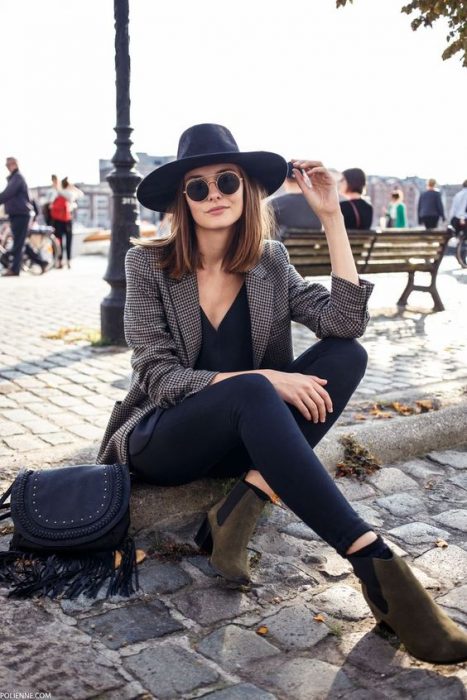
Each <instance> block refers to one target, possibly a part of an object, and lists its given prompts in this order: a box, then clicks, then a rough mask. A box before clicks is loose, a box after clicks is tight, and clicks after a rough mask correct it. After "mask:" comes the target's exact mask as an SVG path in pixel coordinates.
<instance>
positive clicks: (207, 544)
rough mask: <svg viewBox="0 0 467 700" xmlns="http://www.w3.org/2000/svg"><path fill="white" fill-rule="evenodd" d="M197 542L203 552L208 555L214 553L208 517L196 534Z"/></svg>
mask: <svg viewBox="0 0 467 700" xmlns="http://www.w3.org/2000/svg"><path fill="white" fill-rule="evenodd" d="M195 542H196V544H197V545H198V547H199V548H200V549H201V550H202V551H203V552H206V553H207V554H211V553H212V548H213V541H212V535H211V526H210V524H209V519H208V516H206V517H205V519H204V520H203V523H202V525H201V527H200V528H199V530H198V532H197V533H196V535H195Z"/></svg>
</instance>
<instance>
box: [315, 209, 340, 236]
mask: <svg viewBox="0 0 467 700" xmlns="http://www.w3.org/2000/svg"><path fill="white" fill-rule="evenodd" d="M319 218H320V221H321V223H322V224H323V226H324V229H325V231H327V232H328V231H329V232H332V231H333V230H334V229H338V228H344V230H345V226H344V217H343V216H342V212H341V210H340V208H339V209H336V210H335V211H332V212H326V213H325V214H320V215H319Z"/></svg>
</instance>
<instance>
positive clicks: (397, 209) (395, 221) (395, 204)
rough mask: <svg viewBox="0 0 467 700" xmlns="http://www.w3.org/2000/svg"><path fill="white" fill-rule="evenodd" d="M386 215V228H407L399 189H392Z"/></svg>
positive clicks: (404, 209)
mask: <svg viewBox="0 0 467 700" xmlns="http://www.w3.org/2000/svg"><path fill="white" fill-rule="evenodd" d="M386 216H387V226H388V228H407V212H406V208H405V204H404V203H403V201H402V192H401V191H400V190H394V192H393V193H392V194H391V201H390V202H389V204H388V208H387V213H386Z"/></svg>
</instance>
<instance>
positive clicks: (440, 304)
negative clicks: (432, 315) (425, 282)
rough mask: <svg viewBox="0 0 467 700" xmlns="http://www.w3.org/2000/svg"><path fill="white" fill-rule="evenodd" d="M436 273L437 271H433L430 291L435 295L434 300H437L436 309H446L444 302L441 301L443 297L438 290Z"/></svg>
mask: <svg viewBox="0 0 467 700" xmlns="http://www.w3.org/2000/svg"><path fill="white" fill-rule="evenodd" d="M436 275H437V272H432V273H431V284H430V288H429V291H430V293H431V296H432V297H433V301H434V302H435V306H434V311H444V305H443V302H442V301H441V297H440V295H439V293H438V290H437V289H436Z"/></svg>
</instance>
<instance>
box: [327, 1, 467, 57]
mask: <svg viewBox="0 0 467 700" xmlns="http://www.w3.org/2000/svg"><path fill="white" fill-rule="evenodd" d="M348 2H349V3H352V2H353V0H336V7H344V5H347V3H348ZM401 12H404V13H405V14H406V15H411V14H412V13H416V16H415V17H414V19H412V22H411V27H412V29H413V30H414V31H416V30H417V29H418V28H419V27H432V26H433V24H434V23H435V22H436V21H437V20H439V19H442V18H444V19H447V23H448V34H447V36H446V41H447V44H448V45H447V47H446V48H445V50H444V51H443V54H442V58H443V60H444V61H445V60H446V59H447V58H451V57H452V56H454V55H455V54H457V53H459V52H460V55H461V60H462V65H463V66H464V67H466V68H467V2H465V0H412V2H409V3H408V4H407V5H403V6H402V8H401Z"/></svg>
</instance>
